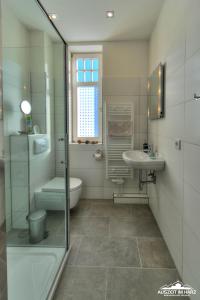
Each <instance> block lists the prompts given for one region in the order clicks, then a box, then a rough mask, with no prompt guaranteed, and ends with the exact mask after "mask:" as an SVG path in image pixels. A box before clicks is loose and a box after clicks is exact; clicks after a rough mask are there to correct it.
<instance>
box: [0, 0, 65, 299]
mask: <svg viewBox="0 0 200 300" xmlns="http://www.w3.org/2000/svg"><path fill="white" fill-rule="evenodd" d="M1 4H2V47H3V107H4V109H3V118H4V153H5V201H6V203H5V204H6V230H7V258H8V259H7V266H8V299H9V300H18V299H19V300H27V299H29V300H45V299H51V298H52V295H53V292H54V289H55V283H56V282H57V280H56V279H57V278H58V276H59V275H60V273H61V272H60V270H61V268H62V267H63V265H64V261H65V260H66V257H67V253H68V248H69V242H68V214H69V204H68V200H69V197H68V195H69V193H68V172H67V153H68V151H67V119H66V116H67V113H66V111H67V96H66V95H67V91H66V82H67V80H66V63H65V61H66V51H67V47H66V43H65V42H64V41H63V39H62V37H61V36H60V34H59V32H58V31H57V29H56V28H55V27H54V26H53V24H52V23H51V21H50V19H49V17H48V15H47V13H46V12H45V11H44V9H43V8H42V7H41V5H40V3H39V1H36V0H18V1H16V0H2V3H1ZM27 102H28V105H29V106H30V111H28V112H27V111H26V108H25V110H24V106H23V104H24V103H27ZM58 183H59V188H58V186H57V184H58ZM35 287H37V288H35Z"/></svg>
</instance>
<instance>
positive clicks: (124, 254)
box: [54, 200, 186, 300]
mask: <svg viewBox="0 0 200 300" xmlns="http://www.w3.org/2000/svg"><path fill="white" fill-rule="evenodd" d="M71 245H72V250H71V254H70V257H69V261H68V265H67V266H66V268H65V270H64V273H63V276H62V279H61V282H60V284H59V286H58V289H57V292H56V295H55V297H54V299H55V300H69V299H70V300H157V299H163V296H158V295H157V291H158V289H159V288H160V287H161V286H162V285H164V284H167V283H171V282H174V281H175V280H177V279H178V278H179V276H178V273H177V271H176V269H175V266H174V263H173V261H172V259H171V256H170V254H169V251H168V249H167V247H166V244H165V242H164V240H163V239H162V236H161V233H160V231H159V228H158V226H157V224H156V222H155V219H154V217H153V215H152V213H151V211H150V209H149V208H148V206H145V205H133V206H131V205H116V204H115V205H114V204H113V202H112V201H110V200H107V201H106V200H93V201H92V200H90V201H89V200H82V201H80V203H79V206H78V207H77V208H76V209H74V210H73V211H72V212H71ZM183 298H185V297H183ZM183 298H182V300H183ZM170 299H171V300H172V299H176V300H177V297H176V298H175V297H170ZM185 299H186V298H185Z"/></svg>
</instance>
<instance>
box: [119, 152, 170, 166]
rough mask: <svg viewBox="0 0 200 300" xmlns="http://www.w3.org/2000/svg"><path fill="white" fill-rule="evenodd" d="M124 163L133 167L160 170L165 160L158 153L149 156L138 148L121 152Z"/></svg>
mask: <svg viewBox="0 0 200 300" xmlns="http://www.w3.org/2000/svg"><path fill="white" fill-rule="evenodd" d="M122 158H123V160H124V161H125V163H126V164H127V165H129V166H131V167H133V168H135V169H140V170H152V171H153V170H155V171H161V170H163V169H164V166H165V161H164V159H163V158H162V157H161V156H160V155H156V157H150V156H149V154H147V153H144V152H143V151H139V150H131V151H125V152H123V154H122Z"/></svg>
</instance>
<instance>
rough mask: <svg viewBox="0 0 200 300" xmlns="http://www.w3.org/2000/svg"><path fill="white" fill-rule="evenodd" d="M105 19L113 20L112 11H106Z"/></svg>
mask: <svg viewBox="0 0 200 300" xmlns="http://www.w3.org/2000/svg"><path fill="white" fill-rule="evenodd" d="M106 17H107V18H114V10H107V11H106Z"/></svg>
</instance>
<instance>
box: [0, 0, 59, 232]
mask: <svg viewBox="0 0 200 300" xmlns="http://www.w3.org/2000/svg"><path fill="white" fill-rule="evenodd" d="M2 10H3V14H2V15H3V22H2V23H3V30H2V34H3V103H4V136H5V156H6V164H5V174H6V176H5V186H6V220H7V230H9V229H10V228H11V225H13V227H15V228H24V227H26V225H27V224H26V219H25V216H26V215H27V213H28V209H29V203H28V201H29V197H28V196H27V195H28V194H29V192H30V196H31V197H30V201H31V207H32V208H33V205H32V203H33V202H32V200H33V198H34V190H35V189H37V188H39V186H40V185H41V184H42V183H45V182H47V181H48V180H49V179H51V178H52V177H54V176H55V139H54V104H55V103H54V79H53V76H54V71H53V67H54V66H53V59H54V57H53V42H52V41H51V39H50V38H49V36H47V34H45V33H44V32H41V31H38V30H34V31H31V30H29V29H28V28H27V27H26V26H25V25H24V24H22V22H21V21H20V20H19V19H18V18H17V17H16V15H15V13H13V11H12V8H10V7H9V6H8V4H7V3H6V1H3V5H2ZM30 74H31V75H32V76H31V77H30ZM22 99H27V100H29V101H31V100H32V108H33V125H35V124H38V125H39V126H40V128H41V130H42V132H43V133H47V134H48V139H49V151H48V153H47V154H46V155H43V160H42V163H41V158H39V157H38V160H37V159H35V158H34V159H32V160H31V163H30V168H31V170H30V173H31V174H29V175H31V176H30V182H29V183H28V184H30V187H31V188H30V189H28V184H27V186H26V193H25V192H24V193H23V192H22V187H23V188H24V185H25V183H24V184H23V186H22V184H21V183H20V182H17V180H16V179H17V178H21V179H22V180H23V176H24V175H23V174H24V170H23V168H22V164H20V159H19V158H18V157H16V156H15V158H14V160H13V159H12V164H11V169H12V171H15V175H16V172H17V176H15V177H17V178H13V177H12V189H13V193H11V176H10V149H9V139H10V136H11V135H12V134H15V133H16V132H18V131H20V130H23V129H24V117H23V115H22V113H21V111H20V102H21V101H22ZM46 120H47V122H46ZM14 151H16V149H15V150H14ZM27 153H28V148H27V149H26V154H27ZM26 160H27V161H26V164H28V159H26ZM38 161H39V162H38ZM13 166H14V167H16V168H12V167H13ZM38 166H40V167H41V168H42V171H41V172H40V176H38V175H37V174H38V171H39V170H38ZM13 169H15V170H13ZM24 181H25V180H24ZM11 195H12V196H11ZM11 216H12V218H11ZM11 223H12V224H11Z"/></svg>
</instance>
